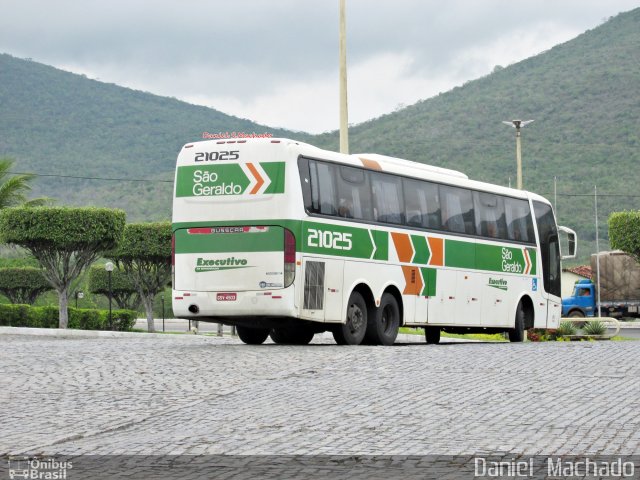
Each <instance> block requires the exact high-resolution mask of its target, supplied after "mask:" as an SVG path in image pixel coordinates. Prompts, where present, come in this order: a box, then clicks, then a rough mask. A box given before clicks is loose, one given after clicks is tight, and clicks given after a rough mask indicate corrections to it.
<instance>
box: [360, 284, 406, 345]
mask: <svg viewBox="0 0 640 480" xmlns="http://www.w3.org/2000/svg"><path fill="white" fill-rule="evenodd" d="M399 329H400V307H398V301H397V300H396V298H395V297H394V296H393V295H391V294H390V293H385V294H383V295H382V299H381V300H380V306H379V307H378V308H377V309H376V312H375V314H374V315H371V316H370V317H369V319H368V321H367V331H366V333H365V340H364V341H365V343H367V344H370V345H393V343H394V342H395V341H396V338H397V337H398V330H399Z"/></svg>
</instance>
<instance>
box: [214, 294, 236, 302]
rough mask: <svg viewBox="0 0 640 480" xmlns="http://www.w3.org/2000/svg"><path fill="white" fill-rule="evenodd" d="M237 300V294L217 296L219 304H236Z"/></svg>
mask: <svg viewBox="0 0 640 480" xmlns="http://www.w3.org/2000/svg"><path fill="white" fill-rule="evenodd" d="M237 299H238V294H237V293H218V294H217V295H216V300H217V301H219V302H235V301H236V300H237Z"/></svg>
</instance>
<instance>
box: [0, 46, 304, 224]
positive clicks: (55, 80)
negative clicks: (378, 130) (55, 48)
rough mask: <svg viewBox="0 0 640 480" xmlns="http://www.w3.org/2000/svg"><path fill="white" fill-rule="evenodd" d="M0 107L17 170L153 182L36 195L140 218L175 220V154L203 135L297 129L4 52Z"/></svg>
mask: <svg viewBox="0 0 640 480" xmlns="http://www.w3.org/2000/svg"><path fill="white" fill-rule="evenodd" d="M0 106H1V107H0V108H1V115H0V156H5V155H6V156H11V157H13V158H15V159H16V160H17V164H16V170H17V171H23V172H25V171H29V172H35V173H40V174H56V175H69V176H82V177H109V178H127V179H136V180H153V181H151V182H149V181H144V182H139V181H127V182H106V181H92V180H77V179H69V178H60V177H40V178H39V179H38V181H37V182H36V184H35V193H36V194H41V195H46V196H49V197H53V198H55V199H57V200H58V201H59V203H62V204H76V205H108V206H113V207H119V208H124V209H125V210H127V213H128V214H129V215H128V217H129V219H134V220H146V219H148V220H155V219H160V218H168V217H169V216H170V211H171V188H172V183H171V182H172V179H173V170H174V167H175V160H176V156H177V153H178V151H179V149H180V148H181V147H182V145H184V144H185V143H187V142H189V141H195V140H199V139H201V136H202V132H213V133H215V132H220V131H222V132H246V133H252V132H255V133H264V132H270V133H272V134H273V135H274V136H287V137H291V136H294V135H296V134H294V133H293V132H290V131H287V130H279V129H273V128H269V127H266V126H264V125H259V124H257V123H254V122H251V121H249V120H245V119H240V118H237V117H232V116H230V115H225V114H223V113H221V112H219V111H216V110H214V109H211V108H206V107H201V106H195V105H190V104H187V103H184V102H181V101H178V100H176V99H172V98H165V97H159V96H157V95H152V94H150V93H146V92H140V91H136V90H131V89H128V88H123V87H119V86H117V85H113V84H107V83H103V82H99V81H95V80H90V79H87V78H86V77H84V76H82V75H76V74H72V73H68V72H64V71H61V70H58V69H55V68H53V67H49V66H46V65H42V64H39V63H36V62H32V61H27V60H21V59H17V58H14V57H12V56H10V55H6V54H0ZM299 137H300V138H304V139H308V138H309V136H308V135H299Z"/></svg>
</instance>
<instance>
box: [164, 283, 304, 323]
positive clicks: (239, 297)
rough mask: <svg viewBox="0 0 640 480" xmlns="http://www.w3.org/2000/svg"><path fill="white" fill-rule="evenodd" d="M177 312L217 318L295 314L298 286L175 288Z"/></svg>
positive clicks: (191, 316)
mask: <svg viewBox="0 0 640 480" xmlns="http://www.w3.org/2000/svg"><path fill="white" fill-rule="evenodd" d="M172 299H173V301H172V306H173V313H174V315H175V316H176V318H188V319H191V320H198V319H202V320H204V321H216V318H217V317H220V321H221V322H222V321H223V319H230V318H233V317H244V318H247V317H295V316H297V313H298V312H297V308H296V306H295V300H294V288H293V287H290V288H284V289H281V290H274V291H262V290H258V291H256V290H251V291H245V292H193V291H190V292H185V291H180V290H173V297H172Z"/></svg>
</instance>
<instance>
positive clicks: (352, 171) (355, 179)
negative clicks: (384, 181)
mask: <svg viewBox="0 0 640 480" xmlns="http://www.w3.org/2000/svg"><path fill="white" fill-rule="evenodd" d="M338 172H339V174H338V182H337V194H338V211H337V214H338V216H339V217H345V218H356V219H360V220H371V219H372V218H373V207H372V205H371V187H370V186H369V176H368V175H367V174H366V173H365V171H364V170H362V169H358V168H353V167H338Z"/></svg>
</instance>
